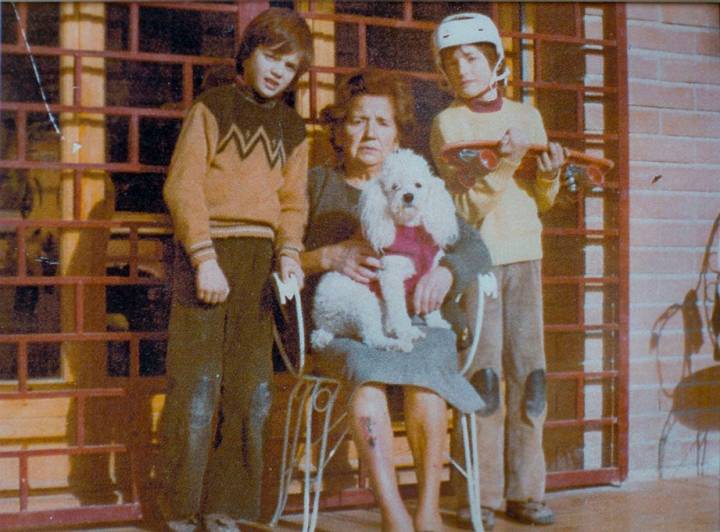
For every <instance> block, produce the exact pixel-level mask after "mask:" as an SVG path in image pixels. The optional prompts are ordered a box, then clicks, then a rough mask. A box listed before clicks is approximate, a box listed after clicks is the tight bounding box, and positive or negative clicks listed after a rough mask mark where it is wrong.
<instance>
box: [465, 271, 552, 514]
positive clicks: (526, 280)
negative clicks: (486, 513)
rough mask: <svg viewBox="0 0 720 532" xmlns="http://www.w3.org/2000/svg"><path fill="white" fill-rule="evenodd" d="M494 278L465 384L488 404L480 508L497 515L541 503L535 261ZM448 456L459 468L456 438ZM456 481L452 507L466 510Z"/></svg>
mask: <svg viewBox="0 0 720 532" xmlns="http://www.w3.org/2000/svg"><path fill="white" fill-rule="evenodd" d="M492 272H493V273H494V274H495V276H496V278H497V283H498V298H497V299H492V298H486V299H485V313H484V318H483V324H482V331H481V333H480V343H479V344H478V350H477V353H476V355H475V359H474V360H473V365H472V367H471V368H470V371H469V372H468V378H469V379H470V382H471V383H472V385H473V386H474V387H475V388H476V389H477V390H478V392H479V393H480V395H481V396H482V398H483V399H484V400H485V403H486V404H487V406H486V408H485V410H484V411H483V412H480V413H479V415H477V416H476V419H477V423H478V454H479V459H480V502H481V504H482V506H484V507H488V508H492V509H494V510H502V507H503V503H504V502H505V501H508V500H509V501H521V502H527V501H538V502H539V501H542V500H544V495H545V454H544V453H543V447H542V436H543V423H544V422H545V416H546V413H547V407H546V390H545V386H546V383H545V348H544V338H543V334H544V333H543V304H542V275H541V261H539V260H532V261H524V262H517V263H512V264H505V265H501V266H495V267H494V268H493V269H492ZM473 288H474V287H473ZM472 295H473V296H475V294H474V293H473V294H472ZM475 297H476V296H475ZM473 305H474V303H473ZM470 308H473V307H470ZM473 319H474V316H473ZM471 322H472V320H471ZM503 381H504V386H503V385H502V384H503ZM453 456H454V457H455V459H456V460H458V459H459V460H458V461H460V462H462V461H463V460H462V458H461V457H462V456H463V455H462V438H461V437H458V432H457V431H456V433H455V434H454V437H453ZM458 476H459V475H457V474H454V475H453V487H454V490H455V493H456V495H457V496H458V506H459V507H463V506H465V507H466V506H468V504H467V495H466V491H465V488H464V482H462V481H461V479H459V478H457V477H458Z"/></svg>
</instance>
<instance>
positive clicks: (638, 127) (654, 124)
mask: <svg viewBox="0 0 720 532" xmlns="http://www.w3.org/2000/svg"><path fill="white" fill-rule="evenodd" d="M630 132H631V133H659V132H660V112H659V111H658V110H657V109H647V108H638V107H631V108H630Z"/></svg>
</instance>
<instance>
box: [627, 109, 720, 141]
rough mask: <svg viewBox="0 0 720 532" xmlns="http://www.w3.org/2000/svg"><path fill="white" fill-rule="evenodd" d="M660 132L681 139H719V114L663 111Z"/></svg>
mask: <svg viewBox="0 0 720 532" xmlns="http://www.w3.org/2000/svg"><path fill="white" fill-rule="evenodd" d="M631 116H632V115H631ZM662 132H663V133H664V134H666V135H673V136H681V137H709V138H717V137H720V113H693V112H687V111H663V113H662Z"/></svg>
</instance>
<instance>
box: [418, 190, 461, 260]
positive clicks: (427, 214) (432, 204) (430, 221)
mask: <svg viewBox="0 0 720 532" xmlns="http://www.w3.org/2000/svg"><path fill="white" fill-rule="evenodd" d="M429 187H430V190H429V191H428V192H429V194H428V200H429V201H428V202H427V203H426V205H425V209H424V212H423V225H424V226H425V230H426V231H427V232H428V233H430V234H431V235H432V237H433V240H434V241H435V243H436V244H437V245H438V246H440V247H441V248H444V247H445V246H448V245H450V244H453V243H454V242H455V241H456V240H457V238H458V234H459V231H460V230H459V228H458V223H457V217H456V216H455V204H454V203H453V200H452V197H451V196H450V193H449V192H448V191H447V189H446V188H445V183H444V182H443V180H442V179H440V178H438V177H434V176H432V177H430V184H429Z"/></svg>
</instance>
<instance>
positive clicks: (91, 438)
mask: <svg viewBox="0 0 720 532" xmlns="http://www.w3.org/2000/svg"><path fill="white" fill-rule="evenodd" d="M105 20H106V16H105V4H103V3H101V2H97V3H84V2H83V3H74V2H66V3H62V4H61V5H60V46H61V47H63V48H66V49H70V50H103V49H104V47H105ZM60 102H61V103H62V104H63V105H73V104H74V105H82V106H92V107H101V106H104V105H105V60H104V59H103V58H99V57H97V58H96V57H85V58H81V57H79V56H74V57H73V56H71V55H65V56H62V57H61V60H60ZM60 125H61V130H62V141H61V148H60V154H61V160H62V161H63V162H68V163H103V162H105V152H106V147H105V144H106V142H105V117H104V115H103V114H99V113H79V112H75V113H73V112H68V113H62V114H61V116H60ZM111 191H112V186H111V185H110V183H109V178H108V176H107V173H106V172H105V171H103V170H78V171H68V172H64V173H63V175H62V178H61V210H62V218H63V219H64V220H106V219H110V218H111V216H112V211H113V206H114V199H113V197H112V193H111ZM107 236H108V231H107V230H106V229H91V230H88V229H79V230H64V231H63V232H62V235H61V237H60V274H61V275H63V276H103V275H105V266H106V265H105V257H106V248H107ZM61 320H62V330H63V331H64V332H78V333H84V332H91V331H105V328H106V312H105V287H104V286H103V285H88V284H81V285H75V286H68V287H64V289H63V291H62V292H61ZM62 353H63V359H64V368H63V369H64V377H65V379H66V380H67V381H68V382H71V383H74V384H76V385H78V386H81V387H100V386H103V384H104V383H106V382H107V377H106V375H107V373H106V367H105V366H106V345H105V343H104V342H98V343H90V342H68V343H66V344H65V345H63V349H62ZM107 407H108V404H107V403H106V401H104V400H103V401H101V400H99V399H93V398H89V399H88V400H87V401H85V404H84V409H83V415H82V416H80V418H79V419H78V413H79V411H78V404H77V400H76V401H73V403H72V404H71V405H70V411H69V413H68V422H67V436H68V440H69V441H70V442H71V443H72V444H74V445H80V446H82V445H86V444H90V443H96V442H99V441H103V442H107V441H110V440H111V439H114V438H113V437H112V435H111V434H112V432H113V429H112V426H113V424H114V422H115V421H114V420H116V421H117V422H120V420H119V418H118V417H116V416H115V415H114V413H113V412H111V411H109V410H108V408H107ZM109 463H110V456H108V455H88V456H87V457H81V456H77V457H71V458H70V472H69V478H68V481H69V484H70V486H71V488H72V489H73V492H74V493H75V494H76V495H77V496H78V497H79V498H80V499H81V500H82V501H83V502H85V503H87V502H113V496H112V495H110V492H111V489H110V485H111V483H112V482H111V479H110V477H111V472H110V469H109Z"/></svg>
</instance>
